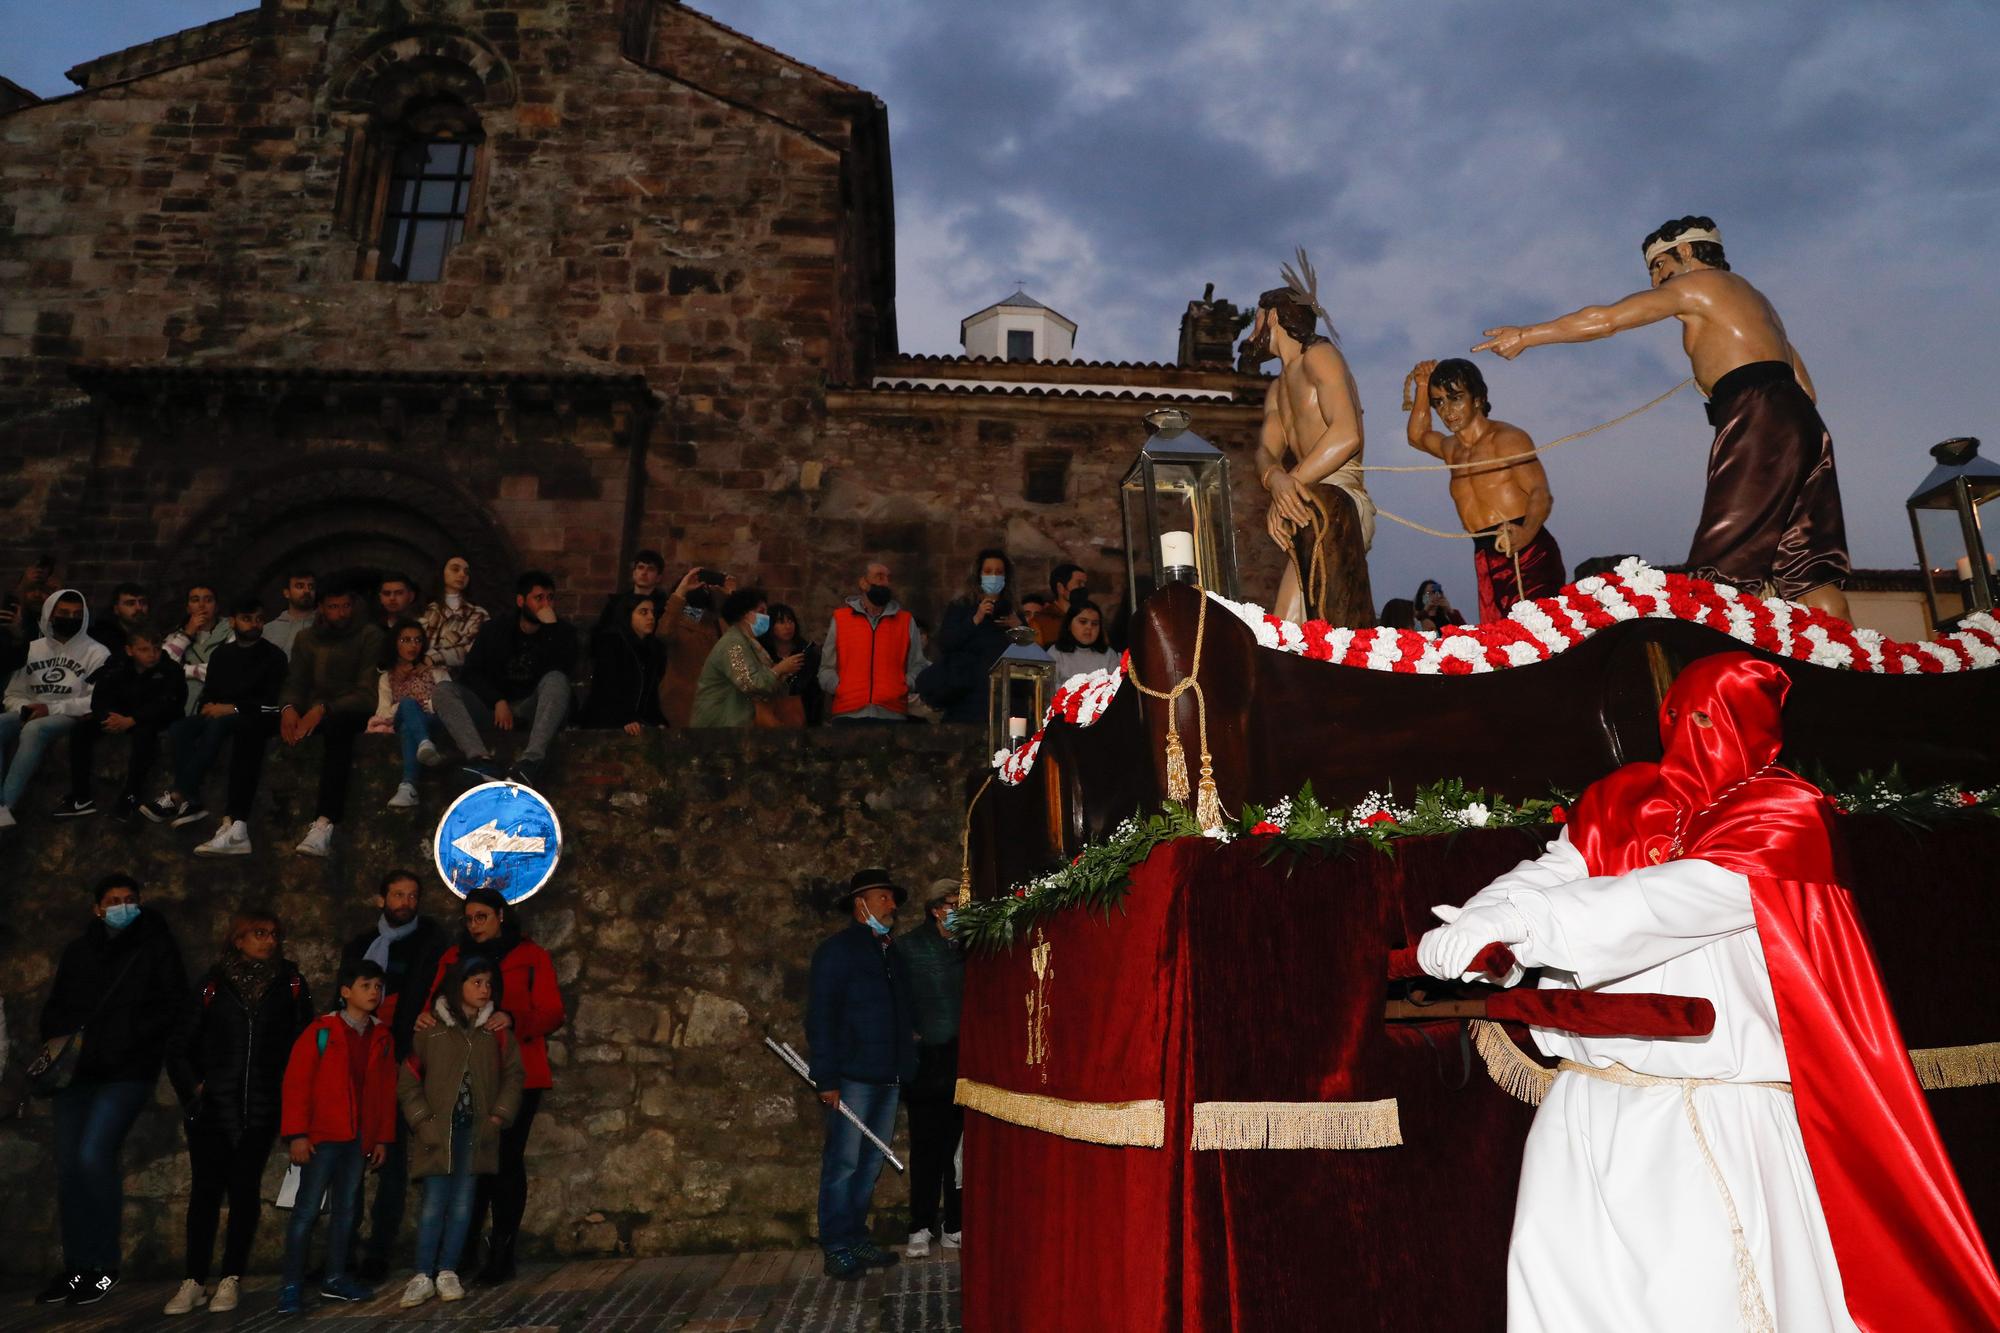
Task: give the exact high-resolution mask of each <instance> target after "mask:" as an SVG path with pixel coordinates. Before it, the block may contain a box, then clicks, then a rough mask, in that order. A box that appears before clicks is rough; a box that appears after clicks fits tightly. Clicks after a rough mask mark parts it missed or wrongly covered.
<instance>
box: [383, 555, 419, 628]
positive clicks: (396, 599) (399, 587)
mask: <svg viewBox="0 0 2000 1333" xmlns="http://www.w3.org/2000/svg"><path fill="white" fill-rule="evenodd" d="M416 602H417V585H416V584H414V583H412V582H410V576H409V575H408V574H404V573H400V572H398V571H396V570H390V571H389V572H388V573H387V574H384V575H383V576H382V582H381V583H379V584H378V585H376V588H375V623H376V624H378V625H380V626H381V627H382V632H383V633H384V634H389V633H391V632H393V631H394V630H395V628H396V625H397V623H398V622H399V621H403V620H408V619H409V618H410V617H412V616H414V615H415V614H416V612H414V611H412V610H411V609H410V608H411V607H413V606H415V605H416Z"/></svg>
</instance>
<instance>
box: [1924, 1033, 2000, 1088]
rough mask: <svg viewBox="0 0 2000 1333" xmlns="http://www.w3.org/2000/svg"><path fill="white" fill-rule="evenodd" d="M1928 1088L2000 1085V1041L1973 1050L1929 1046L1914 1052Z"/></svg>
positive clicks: (1967, 1047)
mask: <svg viewBox="0 0 2000 1333" xmlns="http://www.w3.org/2000/svg"><path fill="white" fill-rule="evenodd" d="M1910 1063H1911V1064H1913V1065H1915V1066H1916V1068H1917V1082H1918V1083H1919V1084H1920V1085H1922V1086H1923V1087H1925V1088H1981V1087H1985V1086H1986V1085H1987V1084H1990V1083H2000V1041H1983V1042H1980V1043H1978V1044H1977V1045H1973V1046H1926V1047H1923V1048H1921V1049H1917V1050H1912V1051H1911V1052H1910Z"/></svg>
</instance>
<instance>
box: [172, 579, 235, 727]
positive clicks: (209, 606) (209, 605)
mask: <svg viewBox="0 0 2000 1333" xmlns="http://www.w3.org/2000/svg"><path fill="white" fill-rule="evenodd" d="M227 642H229V622H228V621H227V620H226V619H224V618H222V616H221V615H220V613H219V610H218V607H217V603H216V599H215V588H214V586H213V585H211V584H207V583H197V584H194V585H192V586H191V587H189V588H188V594H187V614H186V615H184V616H182V617H181V623H180V627H179V628H178V629H176V630H174V631H173V632H172V633H171V634H169V635H167V637H166V638H164V639H162V640H161V641H160V649H161V651H162V652H164V653H166V655H167V656H168V657H170V658H172V659H173V660H174V661H175V662H176V663H178V664H179V666H180V669H181V674H182V675H183V676H184V677H186V680H187V684H186V686H185V690H184V693H185V700H184V704H185V706H184V707H183V709H182V711H183V712H185V713H189V714H192V713H193V712H194V701H195V700H196V699H197V698H199V697H200V696H201V683H202V682H203V681H204V680H207V679H208V659H209V658H211V657H213V656H215V650H216V649H217V648H220V647H221V646H222V645H223V644H225V643H227Z"/></svg>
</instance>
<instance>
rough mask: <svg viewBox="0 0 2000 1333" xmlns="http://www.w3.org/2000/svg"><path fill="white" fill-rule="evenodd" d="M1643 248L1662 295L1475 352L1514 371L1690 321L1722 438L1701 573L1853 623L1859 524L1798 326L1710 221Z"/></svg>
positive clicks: (1593, 311)
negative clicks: (1740, 266) (1546, 355)
mask: <svg viewBox="0 0 2000 1333" xmlns="http://www.w3.org/2000/svg"><path fill="white" fill-rule="evenodd" d="M1640 249H1641V251H1642V252H1643V253H1644V254H1645V257H1646V275H1647V278H1648V280H1649V281H1650V282H1651V284H1652V285H1651V288H1650V289H1649V290H1647V291H1643V292H1636V293H1634V294H1633V295H1631V296H1628V297H1626V298H1625V299H1624V300H1622V301H1618V302H1615V303H1614V304H1612V305H1608V306H1585V307H1584V308H1583V309H1581V310H1578V311H1575V312H1573V313H1571V314H1567V315H1564V316H1563V317H1562V318H1560V319H1552V320H1550V321H1549V322H1548V323H1546V324H1530V325H1528V326H1526V327H1525V328H1517V327H1514V326H1512V325H1505V326H1502V327H1500V328H1497V329H1488V330H1486V341H1485V342H1483V343H1480V344H1479V345H1478V346H1477V347H1474V348H1473V349H1472V350H1473V351H1475V352H1496V353H1498V354H1499V355H1501V356H1504V357H1506V358H1507V359H1508V360H1509V361H1511V360H1513V359H1514V358H1515V357H1517V356H1519V355H1520V354H1521V353H1522V352H1524V351H1526V350H1527V349H1528V348H1530V347H1540V346H1543V345H1545V344H1548V343H1575V342H1590V341H1592V340H1594V339H1597V338H1609V337H1610V336H1611V335H1612V334H1614V333H1623V332H1624V331H1625V330H1626V329H1636V328H1641V327H1644V326H1645V325H1647V324H1656V323H1658V322H1659V321H1661V320H1663V319H1667V318H1669V317H1672V318H1674V319H1678V320H1679V321H1680V322H1681V347H1682V349H1683V350H1684V351H1686V353H1687V358H1688V362H1689V364H1690V365H1691V367H1692V368H1693V370H1694V382H1695V384H1696V386H1697V387H1699V388H1700V389H1701V391H1702V392H1703V393H1705V394H1707V395H1708V420H1709V424H1710V425H1712V426H1714V427H1715V442H1714V443H1713V444H1712V445H1710V446H1709V451H1708V488H1707V491H1706V493H1705V494H1704V495H1703V497H1702V504H1701V521H1700V522H1699V523H1698V524H1697V525H1696V527H1695V534H1694V543H1693V545H1692V546H1690V547H1689V549H1688V558H1687V564H1688V571H1689V572H1690V573H1691V574H1693V575H1695V576H1696V577H1698V578H1704V579H1712V580H1717V581H1720V582H1724V583H1731V584H1735V585H1736V586H1738V587H1741V588H1744V589H1747V590H1749V591H1751V592H1753V593H1761V594H1764V595H1773V594H1774V595H1776V596H1779V597H1783V598H1786V599H1788V600H1790V601H1794V602H1802V603H1804V604H1805V605H1807V606H1812V607H1817V608H1819V609H1820V610H1822V611H1828V612H1831V613H1832V614H1834V615H1837V616H1839V617H1840V618H1841V619H1843V620H1845V619H1847V594H1846V593H1845V592H1843V591H1842V590H1841V589H1842V586H1843V585H1844V584H1845V582H1846V580H1847V574H1848V562H1847V525H1846V519H1845V517H1844V516H1843V514H1842V511H1841V507H1840V479H1839V477H1838V476H1836V475H1835V473H1834V466H1833V439H1832V437H1831V436H1830V435H1828V434H1827V429H1826V423H1825V422H1823V421H1821V420H1820V416H1819V406H1818V403H1819V396H1818V395H1817V394H1816V393H1814V392H1813V382H1812V376H1811V375H1808V374H1807V373H1806V366H1805V362H1804V361H1802V360H1801V359H1800V358H1799V353H1798V349H1797V348H1795V347H1793V346H1792V344H1791V340H1790V338H1789V337H1787V336H1786V333H1785V324H1784V321H1783V320H1781V319H1779V318H1778V312H1777V310H1776V309H1775V308H1773V307H1772V305H1771V303H1770V301H1769V300H1768V299H1766V298H1765V296H1764V294H1763V293H1762V292H1760V291H1758V290H1757V289H1756V288H1755V287H1752V286H1751V285H1750V284H1749V283H1748V282H1745V281H1744V280H1743V279H1742V278H1740V277H1738V276H1736V274H1734V273H1732V272H1730V269H1729V261H1728V260H1727V259H1726V258H1724V257H1723V253H1722V236H1721V234H1720V233H1718V232H1717V231H1716V229H1715V223H1714V222H1713V221H1711V220H1710V219H1708V218H1705V217H1693V216H1690V217H1684V218H1679V219H1677V220H1675V221H1673V222H1666V223H1662V224H1661V225H1660V227H1659V228H1658V229H1657V230H1655V231H1654V232H1653V233H1652V234H1651V235H1649V236H1647V237H1646V239H1645V241H1644V242H1643V243H1642V245H1641V246H1640Z"/></svg>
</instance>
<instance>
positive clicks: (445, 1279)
mask: <svg viewBox="0 0 2000 1333" xmlns="http://www.w3.org/2000/svg"><path fill="white" fill-rule="evenodd" d="M437 1291H438V1299H439V1300H441V1301H462V1300H464V1299H465V1284H464V1283H463V1282H460V1281H459V1280H458V1274H456V1273H454V1272H452V1271H451V1270H450V1269H449V1268H447V1269H445V1271H444V1272H442V1273H439V1274H438V1279H437Z"/></svg>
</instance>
